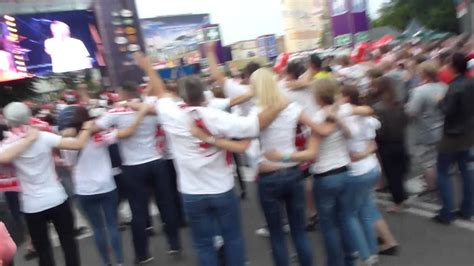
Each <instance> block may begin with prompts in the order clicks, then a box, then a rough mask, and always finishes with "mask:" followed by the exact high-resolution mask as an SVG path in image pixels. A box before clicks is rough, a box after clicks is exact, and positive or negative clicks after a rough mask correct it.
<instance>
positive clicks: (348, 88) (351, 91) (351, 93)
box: [341, 85, 360, 105]
mask: <svg viewBox="0 0 474 266" xmlns="http://www.w3.org/2000/svg"><path fill="white" fill-rule="evenodd" d="M341 94H342V95H343V96H344V97H347V98H349V103H350V104H354V105H360V98H359V90H358V89H357V87H356V86H354V85H344V86H343V87H342V89H341Z"/></svg>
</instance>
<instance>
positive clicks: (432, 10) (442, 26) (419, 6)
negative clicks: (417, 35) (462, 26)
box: [372, 0, 459, 33]
mask: <svg viewBox="0 0 474 266" xmlns="http://www.w3.org/2000/svg"><path fill="white" fill-rule="evenodd" d="M380 14H381V16H380V17H379V18H378V19H376V20H374V21H373V22H372V25H373V26H374V27H380V26H394V27H397V28H399V29H400V30H403V29H405V27H406V26H407V24H408V23H410V21H411V19H413V18H417V19H419V20H420V21H421V23H422V24H423V25H424V26H426V27H427V28H429V29H432V30H437V31H443V32H454V33H458V32H459V22H458V20H457V18H456V9H455V6H454V2H453V1H452V0H392V2H391V3H389V4H387V5H385V6H384V7H383V8H382V9H381V10H380Z"/></svg>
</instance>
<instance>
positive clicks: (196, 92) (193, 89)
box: [179, 76, 206, 106]
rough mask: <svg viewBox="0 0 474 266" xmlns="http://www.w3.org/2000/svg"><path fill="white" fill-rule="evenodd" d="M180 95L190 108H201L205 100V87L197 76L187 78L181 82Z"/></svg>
mask: <svg viewBox="0 0 474 266" xmlns="http://www.w3.org/2000/svg"><path fill="white" fill-rule="evenodd" d="M179 95H180V96H181V98H183V100H184V102H185V103H186V104H188V105H190V106H199V105H201V104H202V103H203V102H204V100H205V99H206V98H205V97H204V85H203V84H202V82H201V79H199V78H198V77H196V76H190V77H185V78H182V79H180V80H179Z"/></svg>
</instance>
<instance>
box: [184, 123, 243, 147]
mask: <svg viewBox="0 0 474 266" xmlns="http://www.w3.org/2000/svg"><path fill="white" fill-rule="evenodd" d="M190 132H191V134H192V135H193V136H194V137H196V138H198V139H200V140H201V141H203V142H205V143H208V144H210V145H213V146H216V147H218V148H220V149H223V150H227V151H230V152H235V153H244V152H245V150H247V148H248V147H249V146H250V140H249V139H243V140H228V139H225V138H215V137H214V136H211V135H209V134H208V133H206V132H205V131H204V130H202V129H200V128H198V127H196V126H192V127H191V129H190Z"/></svg>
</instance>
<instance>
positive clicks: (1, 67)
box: [0, 20, 27, 82]
mask: <svg viewBox="0 0 474 266" xmlns="http://www.w3.org/2000/svg"><path fill="white" fill-rule="evenodd" d="M6 22H7V21H4V20H2V21H0V82H4V81H9V80H14V79H21V78H24V77H26V76H27V74H26V68H25V66H24V62H23V60H21V59H22V57H21V53H22V49H20V47H19V46H18V45H17V44H16V39H15V37H16V36H15V35H12V33H11V32H10V31H9V30H8V29H10V30H12V29H13V28H12V27H11V26H8V25H7V24H6ZM10 23H14V22H10ZM15 54H16V57H17V58H19V59H17V60H15ZM18 68H20V69H22V70H23V71H19V70H18Z"/></svg>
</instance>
